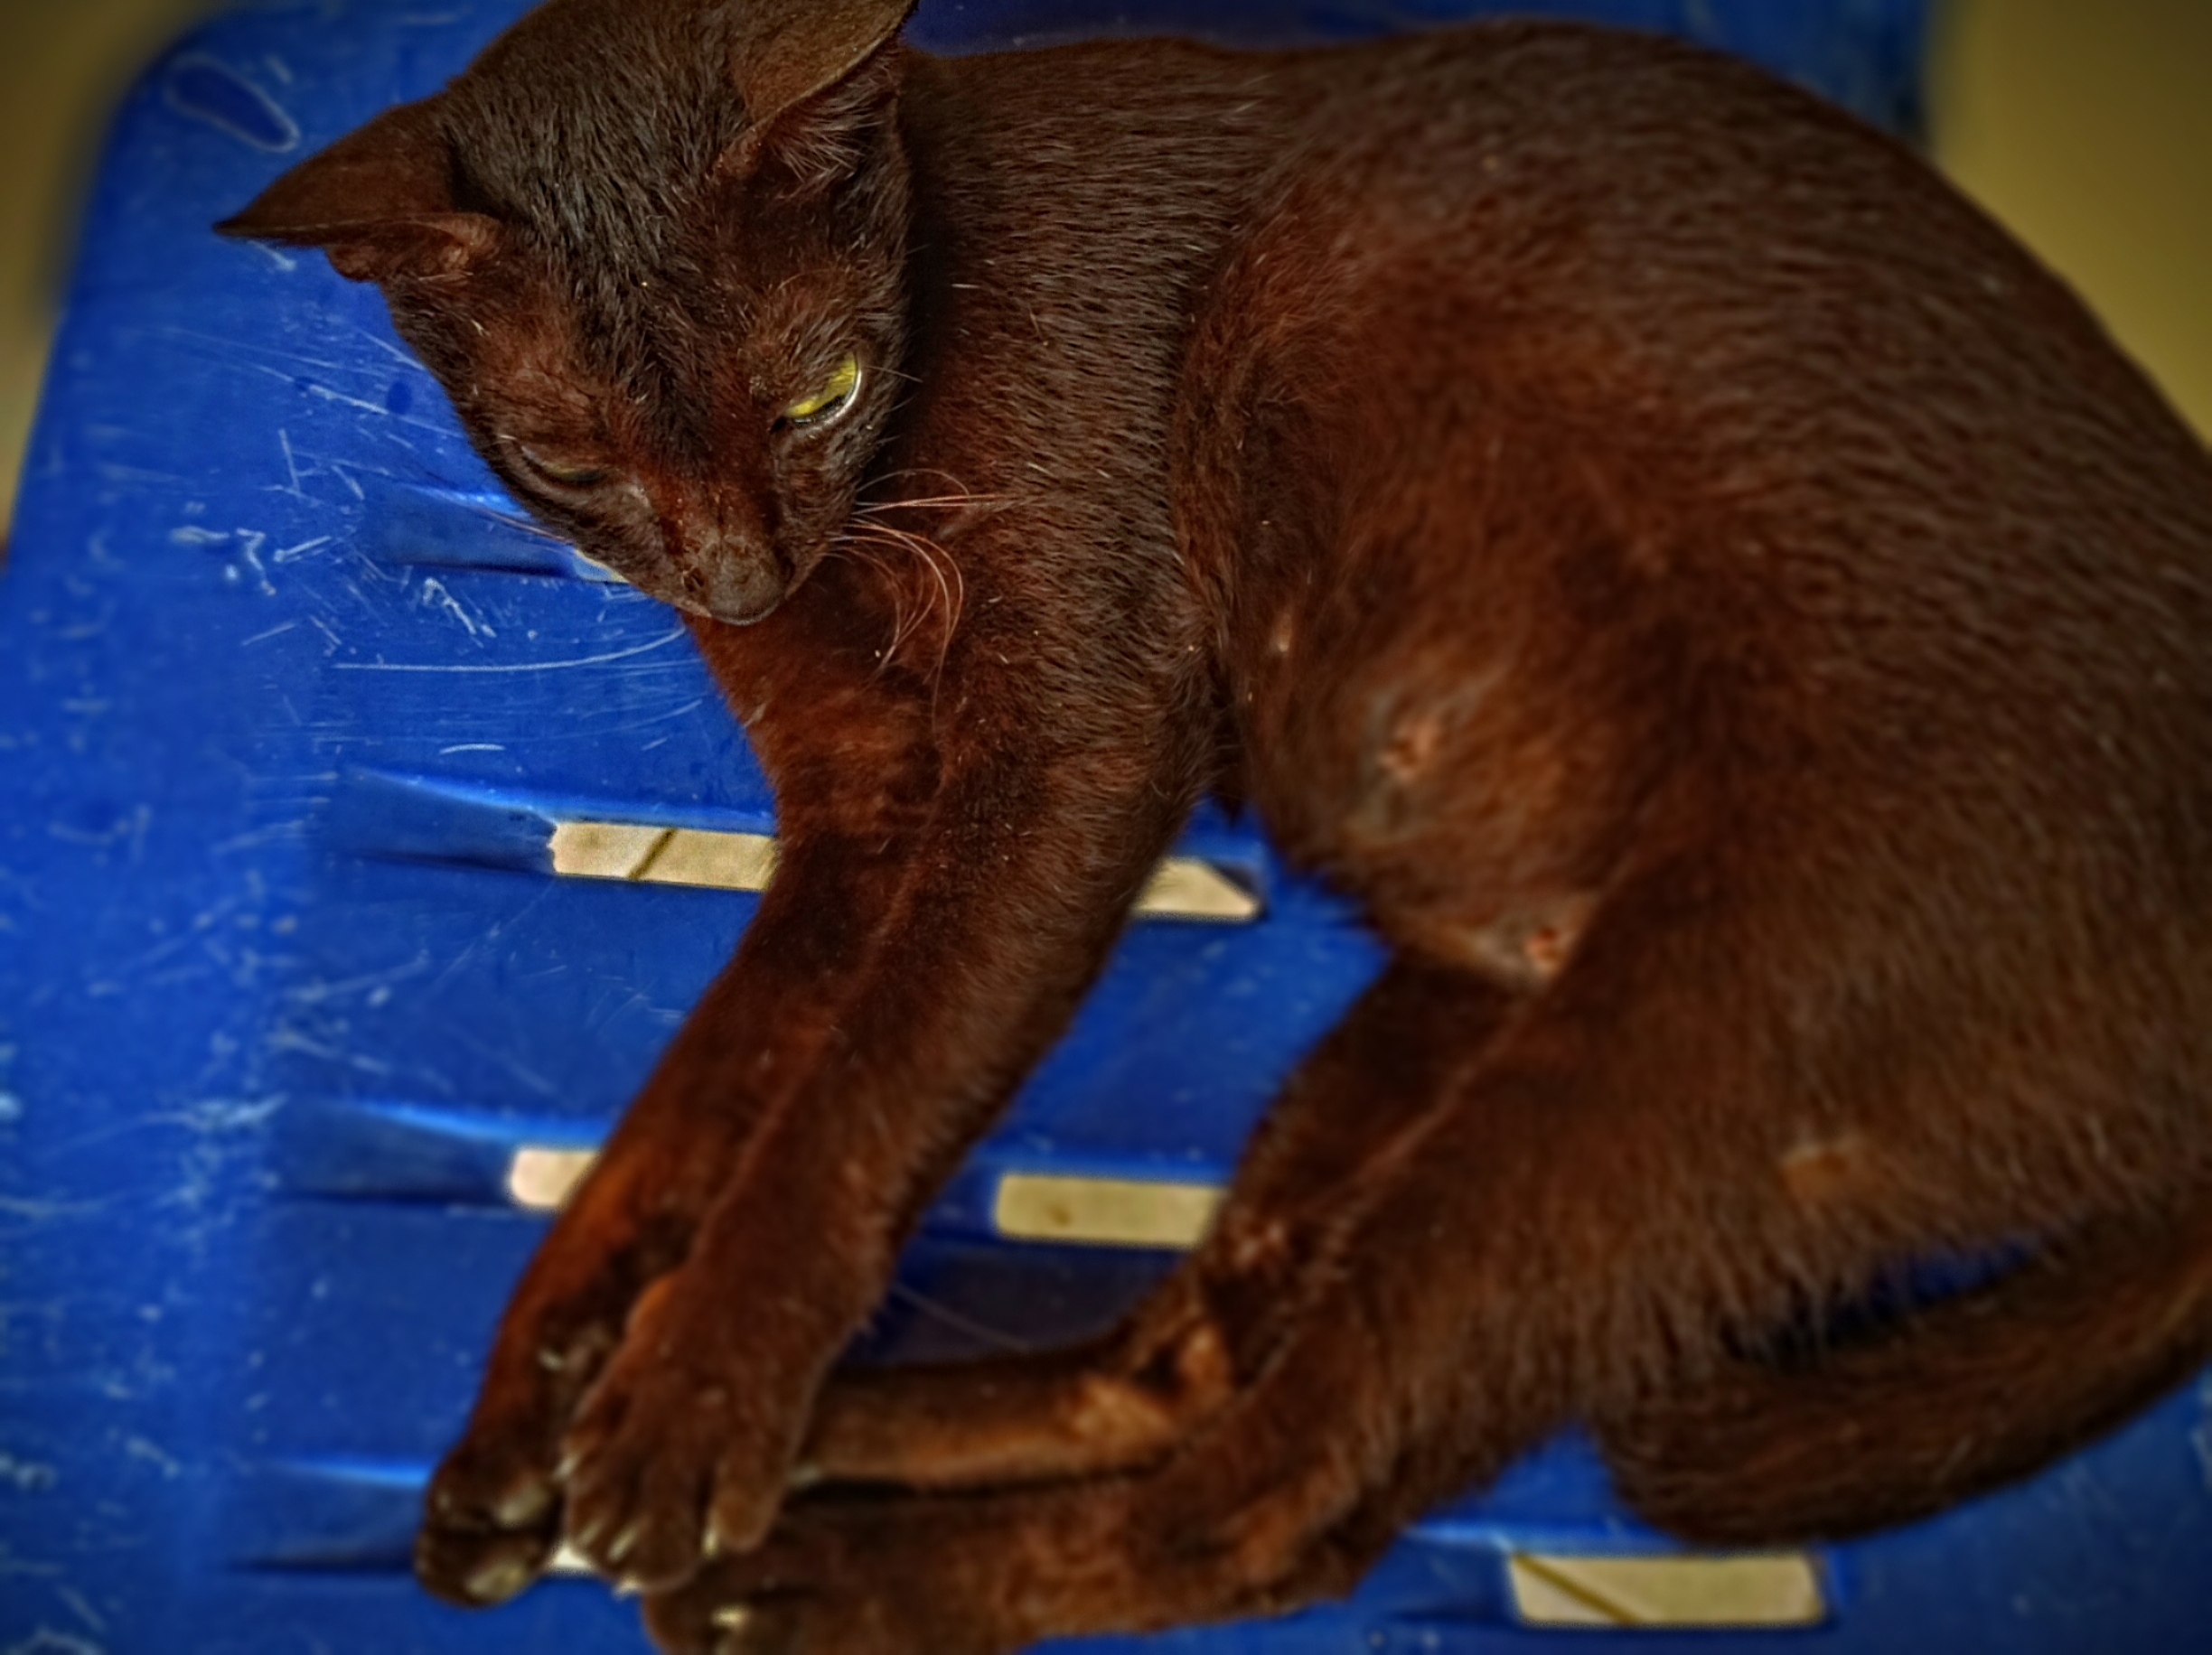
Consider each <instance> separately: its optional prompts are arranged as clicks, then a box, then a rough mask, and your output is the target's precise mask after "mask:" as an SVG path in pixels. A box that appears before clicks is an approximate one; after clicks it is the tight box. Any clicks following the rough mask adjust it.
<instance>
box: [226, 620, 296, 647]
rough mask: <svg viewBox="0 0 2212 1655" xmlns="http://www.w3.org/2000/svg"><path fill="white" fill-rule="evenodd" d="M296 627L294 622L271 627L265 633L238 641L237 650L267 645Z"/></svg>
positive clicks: (257, 633) (258, 633)
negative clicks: (261, 644) (254, 645)
mask: <svg viewBox="0 0 2212 1655" xmlns="http://www.w3.org/2000/svg"><path fill="white" fill-rule="evenodd" d="M298 625H299V622H296V621H286V622H284V624H282V625H281V626H272V627H270V628H269V629H268V631H266V632H256V633H255V634H254V635H253V636H252V637H251V638H241V639H239V649H241V650H243V649H245V648H247V647H248V645H251V644H257V643H267V641H268V640H270V639H272V638H281V637H283V636H284V635H285V634H286V632H288V631H292V630H293V629H294V628H295V627H296V626H298Z"/></svg>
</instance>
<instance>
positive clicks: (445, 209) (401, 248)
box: [215, 98, 499, 282]
mask: <svg viewBox="0 0 2212 1655" xmlns="http://www.w3.org/2000/svg"><path fill="white" fill-rule="evenodd" d="M215 228H216V229H218V230H219V231H220V232H221V233H222V234H224V235H226V236H239V237H243V238H248V239H249V240H254V241H282V242H286V243H287V244H289V245H290V246H293V247H315V248H322V249H323V252H324V253H326V254H328V255H329V257H330V261H331V264H332V266H333V267H334V268H335V269H336V270H337V272H338V274H339V275H341V276H351V278H352V279H353V280H355V281H357V282H382V281H389V280H391V279H393V278H395V277H399V276H442V275H452V274H457V273H459V272H461V271H464V270H466V269H468V268H470V267H471V266H473V265H475V264H476V263H478V262H479V261H480V260H482V259H483V257H485V256H486V255H488V254H489V253H490V252H491V251H492V248H494V247H495V246H496V245H497V244H498V240H499V225H498V223H497V222H496V221H495V220H492V219H490V218H487V217H486V216H485V215H483V213H479V212H464V211H462V210H460V209H458V208H457V207H456V206H455V203H454V199H453V154H452V151H451V149H450V147H449V146H448V145H447V143H446V140H445V135H444V133H443V132H442V131H441V130H440V129H439V126H438V121H437V111H436V108H435V100H434V99H430V98H425V99H423V100H422V101H420V102H417V103H408V104H401V105H399V106H398V108H392V109H388V110H386V111H385V112H384V113H383V114H382V115H380V116H378V117H376V119H374V120H372V121H370V123H369V124H368V125H367V126H362V127H361V128H359V129H358V130H356V131H354V132H351V133H349V134H347V135H346V136H344V137H342V138H341V139H339V140H338V142H336V143H335V144H333V145H331V146H330V147H329V148H328V149H325V150H322V151H320V152H318V153H317V154H313V155H310V156H308V158H307V159H306V160H305V161H303V162H301V163H300V164H298V165H297V166H295V167H294V168H293V169H292V170H291V171H290V172H288V173H285V174H284V175H283V176H282V177H281V178H279V179H277V182H275V183H273V184H271V185H269V187H268V188H267V189H266V190H264V191H262V192H261V193H260V194H259V195H258V196H257V197H255V198H254V201H253V204H252V205H251V206H249V207H248V208H247V209H246V210H245V211H243V212H241V213H239V214H238V215H236V216H235V217H233V218H229V219H225V220H223V221H222V222H221V223H220V224H218V225H217V226H216V227H215Z"/></svg>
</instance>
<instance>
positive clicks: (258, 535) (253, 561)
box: [238, 528, 277, 598]
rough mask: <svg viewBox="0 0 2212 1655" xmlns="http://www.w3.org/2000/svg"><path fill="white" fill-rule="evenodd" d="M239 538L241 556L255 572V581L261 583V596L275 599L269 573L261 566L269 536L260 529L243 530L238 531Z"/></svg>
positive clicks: (274, 589) (275, 593) (275, 590)
mask: <svg viewBox="0 0 2212 1655" xmlns="http://www.w3.org/2000/svg"><path fill="white" fill-rule="evenodd" d="M238 537H239V556H241V557H243V558H244V559H245V560H246V563H247V566H248V567H249V568H251V569H252V570H253V572H254V579H256V580H257V581H258V582H260V583H261V595H262V596H263V597H268V598H273V597H275V596H276V595H277V588H276V587H274V586H272V585H270V584H269V577H268V571H267V569H265V568H263V567H262V566H261V547H263V546H264V545H266V544H267V541H268V536H267V535H266V534H263V533H262V532H261V531H260V530H259V529H258V528H241V529H239V531H238Z"/></svg>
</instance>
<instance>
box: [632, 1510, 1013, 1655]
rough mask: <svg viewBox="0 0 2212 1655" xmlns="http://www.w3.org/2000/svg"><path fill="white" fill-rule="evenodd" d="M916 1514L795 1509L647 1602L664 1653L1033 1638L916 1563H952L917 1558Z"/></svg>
mask: <svg viewBox="0 0 2212 1655" xmlns="http://www.w3.org/2000/svg"><path fill="white" fill-rule="evenodd" d="M913 1515H919V1513H918V1512H914V1513H909V1512H907V1511H906V1510H904V1508H903V1506H902V1505H901V1503H899V1502H897V1501H893V1502H891V1503H889V1504H886V1505H882V1506H878V1505H876V1503H875V1502H873V1501H867V1500H862V1501H858V1502H855V1503H853V1504H850V1505H825V1506H820V1507H815V1508H811V1509H804V1510H794V1511H788V1512H786V1514H785V1515H784V1517H783V1519H782V1520H781V1521H779V1522H778V1523H777V1524H776V1526H775V1529H773V1532H772V1533H771V1534H770V1535H769V1537H768V1538H767V1539H766V1540H764V1542H762V1544H761V1545H760V1546H759V1547H757V1548H756V1549H755V1550H754V1551H751V1552H748V1553H745V1554H744V1555H742V1556H737V1557H718V1558H716V1559H715V1560H713V1561H712V1562H710V1563H708V1565H707V1566H705V1567H704V1568H703V1569H701V1570H700V1571H699V1573H698V1575H697V1576H694V1577H693V1578H692V1579H691V1580H689V1581H688V1582H686V1583H685V1584H684V1585H682V1586H680V1587H678V1588H676V1589H675V1590H673V1591H670V1592H664V1593H654V1594H647V1596H646V1599H645V1605H644V1611H645V1630H646V1632H647V1634H648V1635H649V1636H650V1637H651V1640H652V1641H653V1646H654V1647H655V1648H656V1649H658V1650H661V1651H662V1655H1000V1651H1003V1650H1012V1649H1014V1648H1017V1646H1018V1645H1019V1644H1020V1643H1021V1642H1023V1641H1025V1640H1023V1639H1021V1638H1017V1637H1012V1636H1008V1635H1003V1634H1002V1633H1001V1632H999V1631H997V1630H994V1626H993V1622H995V1620H996V1618H997V1617H996V1616H995V1615H993V1614H991V1613H989V1612H988V1606H987V1605H983V1604H975V1603H972V1602H970V1601H967V1600H968V1599H969V1594H967V1593H965V1592H963V1591H962V1590H961V1585H963V1584H965V1576H964V1575H963V1574H962V1572H961V1570H959V1569H958V1568H952V1569H949V1570H948V1569H944V1568H938V1569H935V1570H931V1569H928V1568H921V1569H918V1568H917V1567H916V1565H919V1564H924V1563H927V1562H929V1561H931V1560H932V1559H933V1560H934V1562H935V1563H936V1564H938V1565H943V1564H945V1563H946V1562H947V1561H948V1560H947V1559H946V1558H945V1557H942V1556H941V1555H939V1553H938V1551H937V1548H936V1547H934V1546H930V1545H924V1546H923V1547H920V1548H919V1549H918V1550H917V1548H916V1547H915V1545H914V1542H915V1541H916V1540H917V1539H918V1538H921V1537H920V1536H918V1535H917V1534H915V1533H914V1532H912V1530H913V1529H914V1524H913V1523H912V1522H911V1521H910V1520H908V1519H909V1517H910V1516H913ZM972 1561H974V1562H975V1563H977V1564H978V1565H979V1566H981V1560H980V1559H975V1560H972ZM933 1576H934V1578H933ZM979 1611H981V1612H982V1613H979Z"/></svg>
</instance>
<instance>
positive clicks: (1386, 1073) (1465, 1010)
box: [801, 958, 1515, 1488]
mask: <svg viewBox="0 0 2212 1655" xmlns="http://www.w3.org/2000/svg"><path fill="white" fill-rule="evenodd" d="M1514 998H1515V996H1513V995H1510V994H1509V993H1507V992H1506V991H1505V990H1504V989H1501V988H1498V987H1495V986H1493V985H1491V984H1489V983H1487V982H1485V981H1483V980H1482V979H1480V978H1477V977H1471V976H1469V975H1468V974H1467V973H1466V972H1464V971H1459V970H1455V969H1450V968H1440V967H1436V966H1431V965H1428V964H1425V963H1422V962H1420V961H1419V960H1416V959H1411V958H1399V959H1397V960H1395V961H1393V962H1392V964H1391V965H1390V966H1389V967H1387V968H1385V969H1384V971H1383V972H1382V975H1381V976H1380V977H1378V978H1377V979H1376V980H1375V982H1374V983H1373V984H1372V985H1370V986H1369V987H1368V988H1367V989H1366V991H1365V992H1364V994H1363V995H1362V996H1361V997H1360V999H1359V1000H1358V1001H1357V1002H1356V1003H1355V1004H1354V1005H1353V1007H1352V1008H1351V1009H1350V1010H1349V1011H1348V1012H1347V1013H1346V1014H1345V1016H1344V1018H1343V1019H1342V1020H1341V1021H1340V1022H1339V1023H1338V1024H1336V1027H1335V1028H1333V1029H1332V1030H1331V1031H1330V1032H1329V1033H1327V1035H1326V1036H1325V1037H1324V1038H1323V1040H1322V1041H1321V1042H1320V1043H1319V1044H1318V1045H1317V1046H1316V1047H1315V1049H1314V1050H1313V1051H1312V1052H1310V1053H1309V1054H1308V1056H1307V1058H1306V1059H1305V1061H1303V1062H1302V1063H1301V1064H1300V1065H1299V1066H1298V1070H1297V1071H1296V1072H1295V1073H1294V1074H1293V1075H1292V1077H1291V1078H1290V1080H1289V1082H1288V1084H1287V1085H1286V1087H1285V1089H1284V1090H1283V1092H1282V1094H1281V1095H1280V1096H1279V1098H1278V1099H1276V1100H1275V1103H1274V1105H1273V1107H1272V1108H1270V1111H1269V1113H1268V1115H1267V1117H1266V1118H1265V1119H1264V1120H1263V1121H1262V1122H1261V1126H1260V1127H1259V1129H1258V1131H1257V1132H1256V1133H1255V1134H1254V1136H1253V1140H1252V1143H1251V1145H1250V1147H1249V1149H1248V1150H1247V1152H1246V1154H1245V1155H1244V1158H1243V1162H1242V1165H1241V1166H1240V1167H1239V1169H1238V1172H1237V1176H1236V1180H1235V1182H1234V1183H1233V1186H1232V1188H1231V1191H1230V1193H1229V1196H1228V1199H1227V1200H1226V1201H1225V1202H1224V1203H1223V1210H1222V1211H1221V1213H1220V1215H1219V1217H1218V1219H1217V1220H1216V1221H1215V1223H1214V1226H1213V1227H1212V1229H1211V1230H1210V1231H1209V1233H1208V1235H1207V1236H1206V1238H1205V1239H1204V1240H1203V1241H1202V1242H1201V1243H1200V1245H1199V1246H1198V1248H1196V1249H1195V1251H1194V1252H1192V1253H1191V1254H1190V1255H1189V1256H1187V1257H1186V1258H1185V1259H1184V1260H1182V1261H1181V1263H1180V1264H1179V1265H1178V1266H1177V1267H1176V1270H1175V1271H1174V1272H1173V1273H1172V1274H1171V1275H1170V1276H1168V1278H1167V1280H1166V1281H1165V1282H1163V1283H1162V1284H1161V1285H1160V1286H1159V1287H1158V1288H1157V1289H1156V1290H1155V1291H1154V1292H1153V1293H1152V1294H1151V1295H1150V1296H1149V1297H1148V1298H1147V1299H1146V1300H1145V1302H1144V1303H1143V1304H1140V1305H1139V1306H1138V1308H1137V1309H1136V1310H1135V1311H1134V1312H1133V1313H1132V1314H1130V1315H1129V1318H1128V1319H1127V1320H1126V1321H1125V1322H1124V1323H1122V1324H1121V1325H1120V1327H1119V1328H1117V1329H1116V1330H1114V1331H1113V1332H1111V1333H1109V1334H1108V1335H1106V1336H1105V1337H1104V1338H1103V1339H1101V1340H1098V1341H1095V1342H1091V1343H1088V1344H1085V1345H1083V1346H1078V1347H1075V1348H1073V1349H1066V1350H1055V1351H1037V1352H1032V1353H1024V1354H1017V1355H1011V1356H1005V1357H997V1358H990V1359H987V1360H978V1361H972V1362H961V1363H953V1364H947V1365H943V1366H925V1367H913V1368H886V1369H876V1370H853V1371H848V1372H846V1373H843V1374H839V1375H838V1376H836V1377H834V1378H833V1379H831V1380H830V1382H829V1384H828V1385H827V1386H826V1387H825V1388H824V1390H823V1393H822V1395H821V1397H820V1399H819V1400H818V1402H817V1404H816V1408H815V1414H814V1417H813V1422H812V1425H811V1429H810V1434H809V1439H808V1445H807V1447H806V1450H805V1452H804V1454H803V1456H802V1459H801V1474H802V1478H803V1480H804V1481H806V1482H896V1483H902V1484H905V1485H907V1486H910V1487H920V1488H952V1487H962V1486H972V1485H981V1484H1005V1483H1010V1482H1042V1481H1046V1480H1052V1479H1058V1478H1067V1477H1077V1476H1091V1475H1097V1474H1100V1473H1107V1472H1114V1471H1122V1470H1128V1469H1130V1468H1133V1467H1135V1466H1138V1465H1141V1464H1144V1463H1148V1462H1150V1461H1152V1460H1155V1459H1157V1458H1158V1457H1159V1456H1160V1455H1162V1454H1165V1453H1167V1451H1168V1450H1169V1449H1170V1448H1172V1447H1173V1446H1174V1445H1176V1442H1178V1441H1179V1440H1180V1439H1181V1438H1182V1437H1184V1436H1186V1435H1188V1434H1189V1433H1190V1432H1191V1431H1193V1430H1195V1428H1196V1427H1197V1426H1199V1425H1200V1424H1201V1423H1202V1421H1203V1420H1204V1418H1205V1417H1208V1416H1209V1415H1210V1414H1212V1413H1213V1412H1214V1410H1216V1409H1217V1408H1219V1407H1221V1406H1222V1405H1223V1403H1225V1402H1226V1401H1227V1400H1228V1399H1229V1398H1230V1396H1231V1395H1232V1393H1233V1389H1234V1386H1235V1385H1236V1383H1237V1382H1238V1379H1239V1376H1245V1377H1249V1376H1250V1375H1251V1374H1252V1373H1254V1372H1257V1371H1258V1370H1260V1369H1261V1367H1262V1366H1263V1365H1264V1364H1265V1362H1266V1361H1267V1360H1268V1359H1269V1357H1270V1353H1271V1352H1272V1351H1273V1349H1274V1346H1275V1345H1276V1344H1277V1343H1279V1342H1280V1340H1281V1339H1282V1338H1283V1337H1284V1335H1285V1333H1286V1332H1287V1331H1288V1329H1289V1326H1290V1325H1291V1324H1292V1323H1293V1322H1294V1320H1295V1318H1296V1315H1297V1314H1298V1304H1299V1298H1300V1295H1301V1294H1302V1293H1303V1292H1305V1291H1306V1290H1307V1285H1308V1282H1309V1280H1310V1279H1311V1277H1312V1276H1313V1274H1314V1271H1315V1269H1316V1267H1317V1264H1318V1262H1319V1260H1320V1258H1321V1256H1322V1255H1323V1254H1324V1253H1326V1250H1327V1249H1328V1248H1330V1247H1331V1246H1332V1245H1333V1242H1334V1240H1335V1239H1337V1237H1336V1232H1338V1231H1339V1230H1341V1229H1342V1227H1343V1224H1344V1222H1345V1215H1346V1214H1347V1213H1348V1212H1350V1211H1353V1210H1354V1208H1355V1207H1356V1205H1357V1203H1358V1200H1359V1195H1358V1192H1359V1188H1360V1185H1361V1182H1362V1180H1363V1179H1364V1178H1365V1177H1367V1176H1370V1175H1375V1176H1387V1163H1388V1162H1389V1160H1390V1158H1391V1156H1392V1153H1393V1145H1396V1144H1398V1142H1399V1141H1400V1140H1401V1138H1403V1137H1404V1136H1405V1135H1406V1134H1408V1133H1409V1132H1412V1131H1415V1130H1417V1129H1418V1127H1419V1124H1420V1121H1421V1119H1422V1118H1423V1117H1424V1116H1425V1115H1426V1114H1427V1113H1428V1112H1429V1111H1430V1110H1431V1109H1434V1108H1439V1107H1441V1104H1442V1102H1443V1100H1444V1099H1446V1098H1447V1097H1448V1095H1449V1081H1450V1080H1451V1078H1452V1077H1453V1076H1454V1075H1455V1074H1457V1072H1459V1071H1461V1070H1463V1069H1464V1068H1465V1066H1466V1065H1467V1062H1468V1061H1469V1060H1470V1058H1471V1056H1472V1054H1474V1053H1476V1052H1480V1051H1481V1049H1482V1048H1483V1047H1484V1046H1485V1045H1486V1044H1487V1043H1488V1042H1489V1041H1490V1040H1491V1039H1492V1038H1493V1037H1494V1036H1495V1032H1496V1030H1497V1028H1498V1027H1499V1025H1500V1024H1502V1023H1503V1022H1504V1019H1505V1018H1506V1016H1507V1015H1509V1014H1510V1011H1511V1008H1512V1005H1513V1004H1514Z"/></svg>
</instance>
